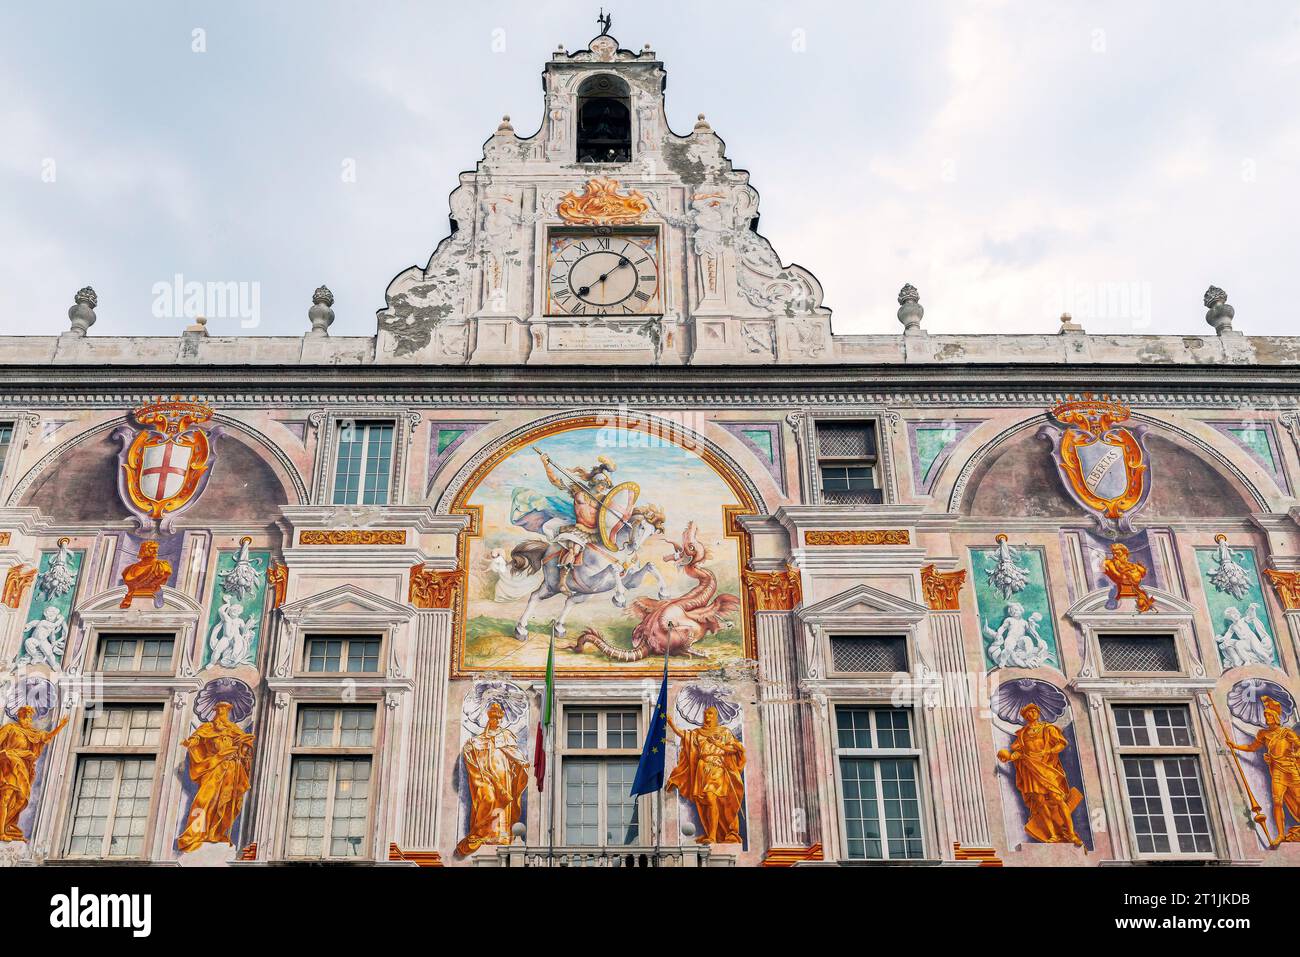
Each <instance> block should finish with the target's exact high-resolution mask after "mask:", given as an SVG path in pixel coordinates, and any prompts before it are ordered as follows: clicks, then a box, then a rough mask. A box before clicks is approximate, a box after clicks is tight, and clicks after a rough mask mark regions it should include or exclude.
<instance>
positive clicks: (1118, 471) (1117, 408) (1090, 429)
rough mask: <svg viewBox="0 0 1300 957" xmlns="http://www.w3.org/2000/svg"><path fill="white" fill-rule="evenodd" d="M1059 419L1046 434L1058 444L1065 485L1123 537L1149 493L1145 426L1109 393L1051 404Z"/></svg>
mask: <svg viewBox="0 0 1300 957" xmlns="http://www.w3.org/2000/svg"><path fill="white" fill-rule="evenodd" d="M1048 414H1049V415H1050V416H1051V417H1052V418H1053V419H1054V420H1055V422H1056V424H1052V425H1048V426H1045V427H1044V429H1043V434H1045V435H1046V436H1047V437H1048V438H1050V439H1051V440H1052V442H1053V444H1054V445H1055V447H1056V464H1057V465H1058V467H1059V468H1060V470H1061V476H1062V479H1063V481H1064V483H1065V489H1066V491H1067V492H1068V493H1069V494H1070V497H1071V498H1073V499H1074V500H1075V501H1076V502H1078V503H1079V505H1080V506H1082V507H1083V508H1084V509H1086V510H1087V511H1088V512H1090V513H1091V514H1092V517H1093V518H1094V519H1095V520H1096V521H1097V524H1098V525H1100V526H1101V530H1102V532H1103V533H1104V534H1105V535H1107V536H1108V537H1110V538H1119V537H1121V536H1123V535H1127V534H1129V533H1131V532H1132V531H1133V516H1134V515H1135V514H1136V513H1137V512H1138V510H1139V509H1141V508H1142V506H1143V505H1145V504H1146V500H1147V497H1148V496H1149V495H1150V494H1151V480H1150V470H1149V468H1148V456H1147V451H1146V447H1145V446H1144V445H1143V433H1144V430H1143V429H1141V428H1130V427H1128V426H1125V425H1122V424H1121V423H1123V422H1125V421H1127V420H1128V417H1129V409H1128V406H1126V405H1124V404H1123V403H1121V402H1117V401H1115V400H1113V399H1111V398H1110V397H1109V396H1104V395H1103V396H1101V397H1099V398H1098V397H1095V396H1093V394H1092V393H1090V392H1085V393H1084V394H1083V396H1082V397H1078V396H1067V397H1066V400H1065V401H1064V402H1061V403H1059V404H1058V405H1056V406H1054V407H1053V408H1052V409H1050V410H1049V412H1048Z"/></svg>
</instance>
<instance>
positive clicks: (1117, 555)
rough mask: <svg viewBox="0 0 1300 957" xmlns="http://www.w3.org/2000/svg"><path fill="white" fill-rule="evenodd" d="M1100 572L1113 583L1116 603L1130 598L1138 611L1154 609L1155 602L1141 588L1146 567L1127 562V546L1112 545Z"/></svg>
mask: <svg viewBox="0 0 1300 957" xmlns="http://www.w3.org/2000/svg"><path fill="white" fill-rule="evenodd" d="M1101 570H1102V571H1103V572H1104V573H1105V575H1106V577H1107V578H1109V579H1110V580H1111V581H1112V582H1114V583H1115V595H1114V600H1115V602H1116V603H1118V602H1119V600H1120V599H1121V598H1132V599H1133V600H1134V601H1135V602H1137V610H1138V611H1150V610H1151V609H1152V608H1155V607H1156V600H1155V599H1154V598H1152V597H1151V596H1150V595H1149V594H1147V592H1146V590H1145V589H1143V587H1142V580H1143V579H1144V578H1146V577H1147V567H1146V566H1145V565H1143V564H1142V563H1141V562H1135V561H1130V560H1129V557H1128V546H1127V545H1120V544H1118V543H1116V544H1114V545H1112V546H1111V547H1110V558H1108V559H1106V560H1105V561H1104V562H1102V564H1101Z"/></svg>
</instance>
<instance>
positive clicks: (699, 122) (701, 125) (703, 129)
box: [695, 113, 713, 133]
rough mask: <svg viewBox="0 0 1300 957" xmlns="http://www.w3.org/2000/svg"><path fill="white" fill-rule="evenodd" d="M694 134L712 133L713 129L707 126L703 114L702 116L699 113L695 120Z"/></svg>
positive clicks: (707, 122) (707, 123)
mask: <svg viewBox="0 0 1300 957" xmlns="http://www.w3.org/2000/svg"><path fill="white" fill-rule="evenodd" d="M695 132H696V133H712V132H713V127H711V126H710V125H709V121H708V120H706V119H705V118H704V114H703V113H701V114H700V115H699V117H698V118H697V119H696V121H695Z"/></svg>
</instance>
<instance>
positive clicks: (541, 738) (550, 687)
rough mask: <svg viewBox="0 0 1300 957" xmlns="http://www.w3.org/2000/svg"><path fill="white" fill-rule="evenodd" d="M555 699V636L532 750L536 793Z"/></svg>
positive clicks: (540, 783) (542, 773) (541, 778)
mask: <svg viewBox="0 0 1300 957" xmlns="http://www.w3.org/2000/svg"><path fill="white" fill-rule="evenodd" d="M554 699H555V636H554V635H551V644H550V647H549V648H548V649H547V651H546V690H545V691H544V692H543V693H542V716H541V718H540V719H538V721H537V746H536V747H535V748H534V749H533V777H534V778H535V779H536V780H537V793H539V794H540V793H541V792H542V786H543V785H544V784H545V783H546V730H547V729H548V728H549V727H550V726H551V702H552V701H553V700H554Z"/></svg>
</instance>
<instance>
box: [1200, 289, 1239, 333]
mask: <svg viewBox="0 0 1300 957" xmlns="http://www.w3.org/2000/svg"><path fill="white" fill-rule="evenodd" d="M1203 302H1204V303H1205V308H1206V313H1205V321H1206V322H1208V323H1209V324H1210V325H1211V326H1212V327H1213V328H1214V331H1215V332H1216V333H1217V334H1218V335H1223V334H1224V333H1225V332H1232V317H1233V316H1235V315H1236V314H1237V313H1236V310H1235V309H1233V308H1232V306H1230V305H1228V294H1227V293H1226V292H1224V291H1223V290H1222V289H1220V288H1219V287H1218V286H1211V287H1210V288H1209V289H1207V290H1205V296H1204V298H1203Z"/></svg>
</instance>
